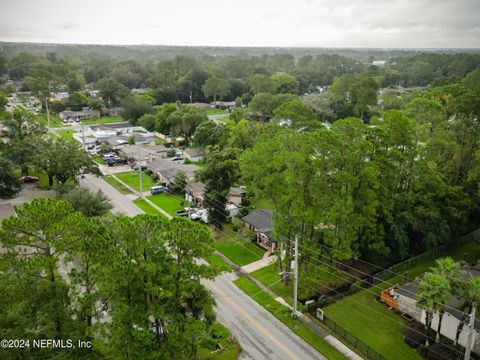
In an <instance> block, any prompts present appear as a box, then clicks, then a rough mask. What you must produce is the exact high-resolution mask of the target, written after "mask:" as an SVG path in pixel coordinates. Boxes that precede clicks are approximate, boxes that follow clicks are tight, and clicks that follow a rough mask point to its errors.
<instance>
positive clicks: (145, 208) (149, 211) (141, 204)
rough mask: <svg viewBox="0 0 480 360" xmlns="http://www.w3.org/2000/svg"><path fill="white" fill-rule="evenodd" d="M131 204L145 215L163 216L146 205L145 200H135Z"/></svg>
mask: <svg viewBox="0 0 480 360" xmlns="http://www.w3.org/2000/svg"><path fill="white" fill-rule="evenodd" d="M133 203H134V204H135V205H137V206H138V207H139V208H140V209H142V210H143V211H144V212H145V214H148V215H162V216H163V214H162V213H161V212H159V211H157V210H156V209H155V208H154V207H153V206H152V205H150V204H149V203H147V202H146V201H145V200H143V199H140V198H139V199H135V200H133Z"/></svg>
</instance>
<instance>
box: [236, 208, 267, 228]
mask: <svg viewBox="0 0 480 360" xmlns="http://www.w3.org/2000/svg"><path fill="white" fill-rule="evenodd" d="M242 220H243V221H245V222H246V223H248V224H250V225H252V226H253V227H255V228H257V229H258V231H261V232H269V231H272V230H273V223H272V210H269V209H259V210H256V211H254V212H251V213H250V214H248V215H247V216H244V217H243V218H242Z"/></svg>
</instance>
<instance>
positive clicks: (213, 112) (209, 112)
mask: <svg viewBox="0 0 480 360" xmlns="http://www.w3.org/2000/svg"><path fill="white" fill-rule="evenodd" d="M206 112H207V115H220V114H228V111H227V110H222V109H207V110H206Z"/></svg>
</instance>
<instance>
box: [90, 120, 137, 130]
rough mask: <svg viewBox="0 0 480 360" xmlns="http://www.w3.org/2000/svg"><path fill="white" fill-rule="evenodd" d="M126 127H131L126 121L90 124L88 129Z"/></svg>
mask: <svg viewBox="0 0 480 360" xmlns="http://www.w3.org/2000/svg"><path fill="white" fill-rule="evenodd" d="M128 127H133V125H132V124H130V123H129V122H128V121H125V122H118V123H111V124H99V125H92V126H90V129H91V130H92V131H98V130H115V129H124V128H128Z"/></svg>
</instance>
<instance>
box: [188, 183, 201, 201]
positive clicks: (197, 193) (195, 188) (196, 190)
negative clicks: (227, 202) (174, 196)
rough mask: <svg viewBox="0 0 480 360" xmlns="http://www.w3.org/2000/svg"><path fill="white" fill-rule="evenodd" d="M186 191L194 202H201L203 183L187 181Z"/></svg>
mask: <svg viewBox="0 0 480 360" xmlns="http://www.w3.org/2000/svg"><path fill="white" fill-rule="evenodd" d="M187 191H188V192H189V193H190V195H192V197H193V201H194V202H195V203H200V204H201V203H202V202H203V200H204V199H205V184H204V183H202V182H189V183H188V184H187Z"/></svg>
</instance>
